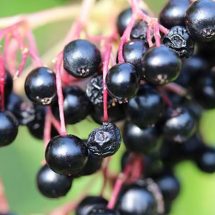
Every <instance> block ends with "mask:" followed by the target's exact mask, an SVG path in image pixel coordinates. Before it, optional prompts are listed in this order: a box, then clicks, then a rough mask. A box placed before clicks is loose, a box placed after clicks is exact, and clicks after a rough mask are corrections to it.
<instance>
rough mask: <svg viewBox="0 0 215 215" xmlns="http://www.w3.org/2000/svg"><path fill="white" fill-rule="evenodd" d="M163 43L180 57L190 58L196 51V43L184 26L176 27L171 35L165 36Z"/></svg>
mask: <svg viewBox="0 0 215 215" xmlns="http://www.w3.org/2000/svg"><path fill="white" fill-rule="evenodd" d="M163 43H164V45H166V46H167V47H169V48H170V49H172V50H173V51H175V52H176V53H177V54H178V55H179V57H187V58H188V57H190V56H191V55H192V54H193V51H194V42H193V40H192V39H191V37H190V35H189V34H188V32H187V30H186V28H184V27H182V26H174V27H173V28H171V29H170V31H169V33H168V34H167V35H165V36H164V38H163Z"/></svg>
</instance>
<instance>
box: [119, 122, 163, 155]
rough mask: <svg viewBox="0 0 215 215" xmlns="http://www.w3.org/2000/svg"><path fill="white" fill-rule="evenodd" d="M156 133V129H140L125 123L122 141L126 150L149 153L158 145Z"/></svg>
mask: <svg viewBox="0 0 215 215" xmlns="http://www.w3.org/2000/svg"><path fill="white" fill-rule="evenodd" d="M158 137H159V134H158V131H157V129H156V127H146V128H140V127H138V126H137V125H135V124H133V123H131V122H126V123H125V125H124V129H123V141H124V143H125V146H126V148H127V150H129V151H131V152H136V153H143V154H146V153H149V152H150V151H151V150H153V149H154V148H156V146H157V144H158Z"/></svg>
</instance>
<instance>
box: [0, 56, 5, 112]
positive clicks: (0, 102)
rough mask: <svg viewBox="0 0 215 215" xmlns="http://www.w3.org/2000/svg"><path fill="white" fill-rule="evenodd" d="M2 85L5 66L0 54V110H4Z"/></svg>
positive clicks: (3, 83)
mask: <svg viewBox="0 0 215 215" xmlns="http://www.w3.org/2000/svg"><path fill="white" fill-rule="evenodd" d="M4 85H5V66H4V60H3V57H2V56H0V97H1V98H0V108H1V111H4V105H5V104H4V100H5V95H4V93H5V92H4Z"/></svg>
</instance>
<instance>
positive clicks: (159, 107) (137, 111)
mask: <svg viewBox="0 0 215 215" xmlns="http://www.w3.org/2000/svg"><path fill="white" fill-rule="evenodd" d="M163 111H164V103H163V99H162V97H161V96H160V95H159V94H158V92H157V91H156V90H155V89H153V88H152V87H151V86H149V85H144V86H143V87H141V89H140V90H139V92H138V94H137V96H135V97H134V98H132V99H130V100H129V102H128V106H127V115H128V118H129V119H130V121H132V122H133V123H135V124H136V125H138V126H139V127H146V126H150V125H154V124H155V123H156V122H157V121H158V120H159V118H160V117H161V116H162V114H163Z"/></svg>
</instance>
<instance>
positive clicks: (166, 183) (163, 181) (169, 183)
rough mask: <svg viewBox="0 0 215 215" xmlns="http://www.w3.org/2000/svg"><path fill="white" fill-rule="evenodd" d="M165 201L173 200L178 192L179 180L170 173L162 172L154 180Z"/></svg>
mask: <svg viewBox="0 0 215 215" xmlns="http://www.w3.org/2000/svg"><path fill="white" fill-rule="evenodd" d="M156 183H157V185H158V187H159V188H160V190H161V193H162V194H163V198H164V200H165V201H173V200H174V199H176V197H177V196H178V194H179V192H180V182H179V180H178V179H177V178H176V177H175V176H174V175H171V174H164V175H162V176H161V177H159V178H158V179H157V180H156Z"/></svg>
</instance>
